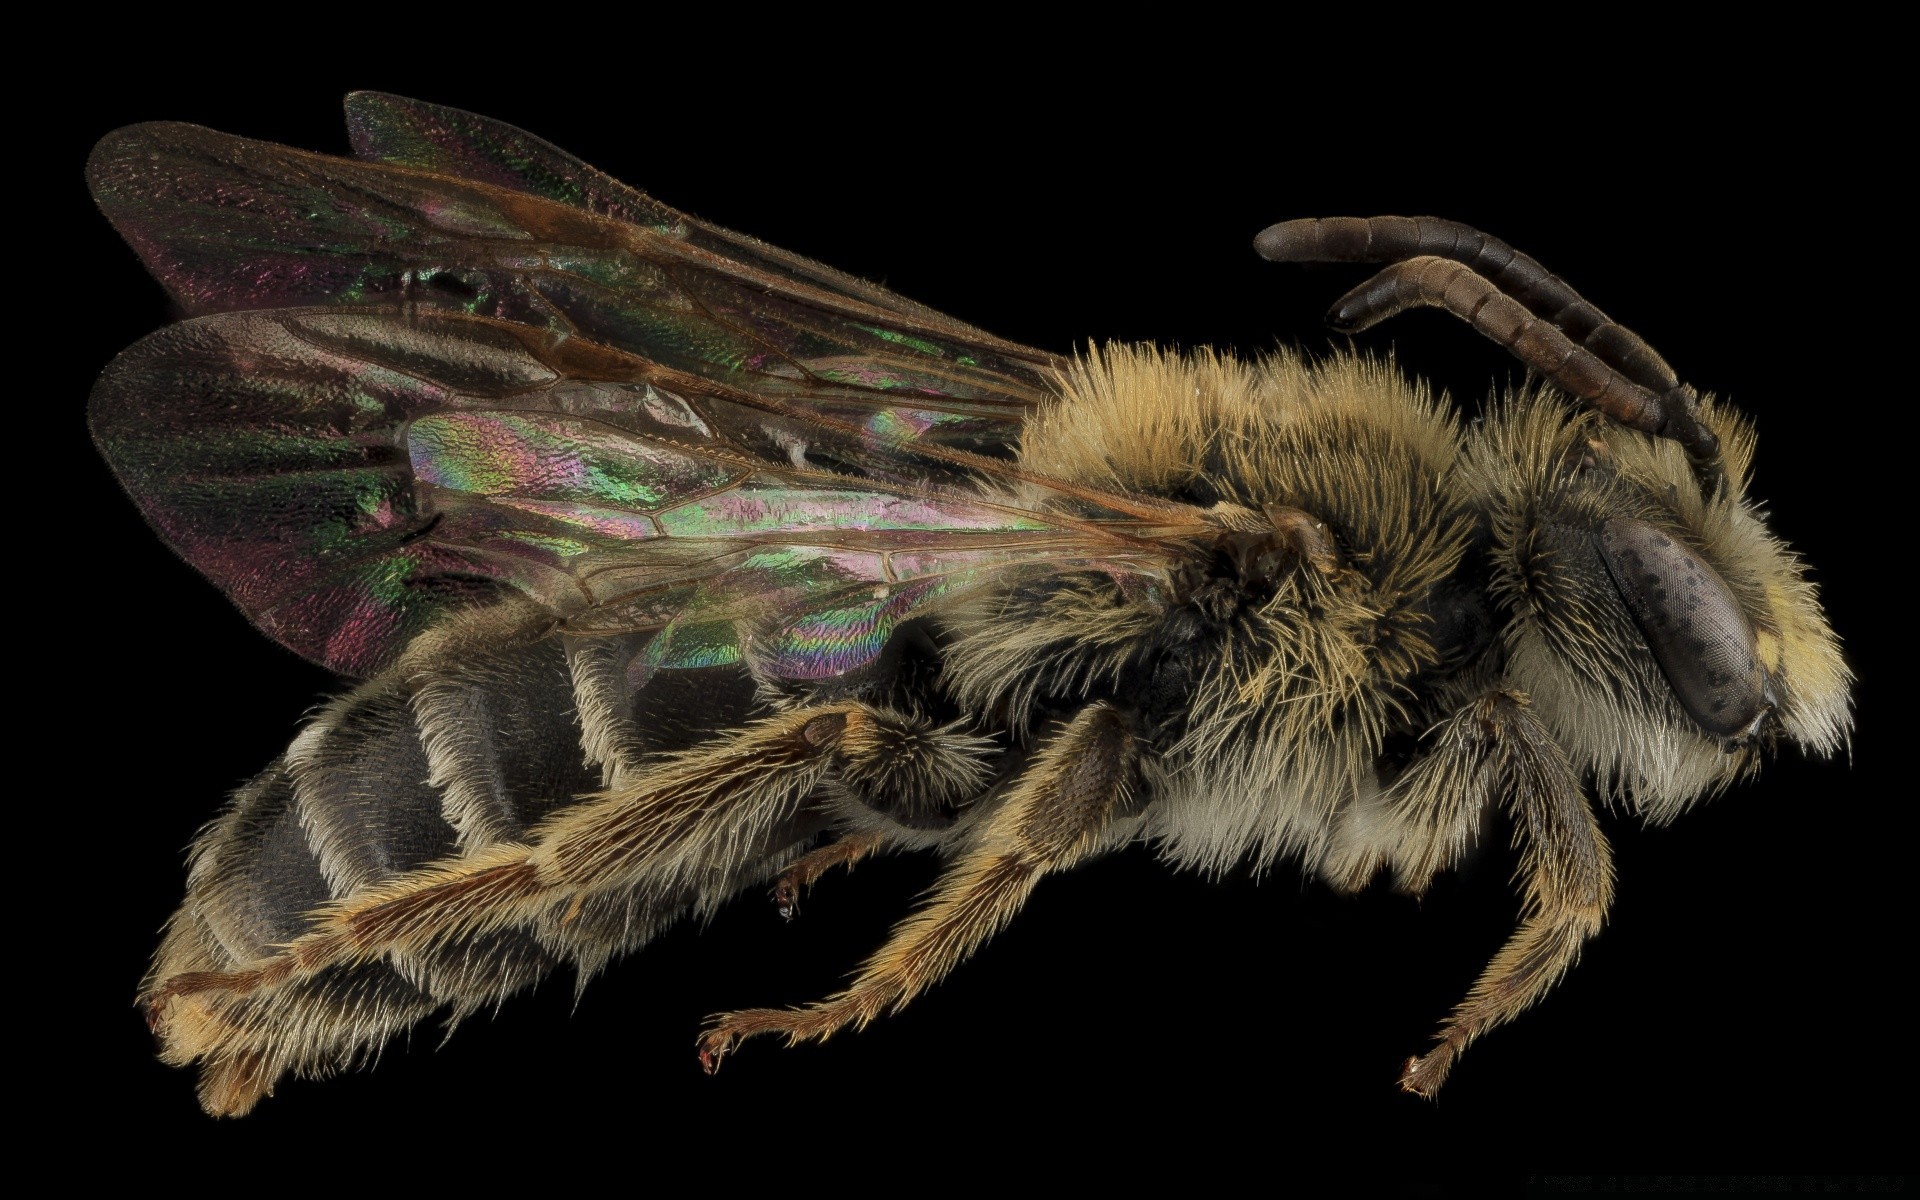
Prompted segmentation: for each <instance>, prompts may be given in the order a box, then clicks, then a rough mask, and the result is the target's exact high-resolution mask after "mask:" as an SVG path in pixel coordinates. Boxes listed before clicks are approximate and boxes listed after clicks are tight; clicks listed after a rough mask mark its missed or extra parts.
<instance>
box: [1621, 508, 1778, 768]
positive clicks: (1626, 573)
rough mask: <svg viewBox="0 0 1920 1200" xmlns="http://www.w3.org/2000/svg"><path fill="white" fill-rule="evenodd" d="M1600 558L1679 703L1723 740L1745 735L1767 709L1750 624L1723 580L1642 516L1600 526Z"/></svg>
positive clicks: (1768, 697)
mask: <svg viewBox="0 0 1920 1200" xmlns="http://www.w3.org/2000/svg"><path fill="white" fill-rule="evenodd" d="M1599 542H1600V556H1601V558H1603V559H1604V560H1605V561H1606V564H1607V572H1608V574H1610V575H1612V576H1613V586H1614V587H1615V588H1617V589H1619V592H1620V598H1621V599H1623V600H1625V601H1626V602H1627V609H1628V611H1630V612H1631V613H1632V614H1633V619H1634V621H1635V623H1636V624H1638V625H1639V626H1640V632H1641V634H1642V635H1643V636H1644V637H1645V638H1646V639H1647V647H1648V648H1649V649H1650V650H1652V651H1653V658H1654V661H1655V662H1657V663H1659V664H1660V670H1661V672H1662V673H1663V674H1664V675H1666V677H1667V686H1669V687H1671V688H1672V689H1673V694H1674V698H1675V699H1677V700H1679V701H1680V707H1682V708H1684V709H1686V710H1687V715H1688V716H1690V717H1692V718H1693V719H1694V721H1695V722H1697V723H1698V724H1699V726H1700V728H1702V729H1704V730H1706V731H1707V732H1708V733H1710V734H1713V735H1715V736H1716V737H1722V738H1737V737H1742V736H1745V735H1747V734H1750V733H1751V732H1752V731H1753V729H1754V726H1755V725H1756V724H1757V723H1758V722H1759V720H1760V718H1761V717H1762V716H1764V715H1765V714H1766V713H1767V711H1768V710H1769V709H1770V708H1772V707H1773V700H1772V696H1771V694H1770V689H1769V688H1768V686H1767V673H1766V670H1765V668H1763V667H1762V666H1761V665H1760V659H1759V655H1758V652H1757V650H1756V648H1755V645H1754V636H1753V625H1752V624H1751V623H1750V622H1749V621H1748V620H1747V614H1746V613H1745V612H1744V611H1743V610H1742V609H1741V608H1740V602H1739V601H1738V600H1735V599H1734V596H1733V591H1732V589H1730V588H1729V587H1727V581H1726V580H1724V579H1722V578H1720V574H1719V572H1717V571H1715V570H1714V569H1713V568H1712V567H1711V566H1709V565H1708V564H1707V561H1706V560H1705V559H1703V558H1701V557H1700V556H1699V555H1698V554H1697V553H1695V552H1694V550H1693V548H1692V547H1690V546H1687V545H1686V544H1684V543H1683V542H1680V541H1679V540H1677V539H1676V538H1674V537H1673V536H1672V535H1671V534H1668V533H1666V532H1664V531H1662V530H1660V529H1659V528H1657V527H1655V526H1653V525H1649V524H1648V523H1647V522H1645V521H1635V520H1631V519H1629V518H1624V517H1623V518H1616V519H1614V520H1611V521H1608V522H1607V523H1606V524H1605V525H1603V526H1601V528H1600V537H1599Z"/></svg>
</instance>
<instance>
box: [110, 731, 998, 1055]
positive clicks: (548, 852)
mask: <svg viewBox="0 0 1920 1200" xmlns="http://www.w3.org/2000/svg"><path fill="white" fill-rule="evenodd" d="M898 720H899V718H896V717H893V716H890V715H888V714H882V713H877V712H875V711H873V710H871V709H868V708H866V707H864V706H862V705H858V704H852V703H843V704H832V705H822V706H815V707H809V708H802V709H798V710H795V711H793V712H789V713H785V714H782V715H780V716H777V717H773V718H770V719H767V720H764V721H759V722H756V723H754V724H752V725H749V726H747V727H746V728H744V729H742V730H740V731H739V732H738V733H736V734H735V735H733V736H732V737H730V738H728V739H727V740H725V741H722V742H719V743H717V744H713V745H710V746H708V747H705V748H701V749H697V750H693V751H689V752H687V753H684V754H681V755H678V756H676V757H674V758H672V759H670V760H668V761H667V762H665V763H664V764H662V765H661V766H660V767H659V768H658V769H657V770H656V771H654V772H652V773H651V774H650V775H649V777H648V778H647V779H646V780H645V781H644V782H641V783H636V784H633V785H631V786H628V787H624V788H616V789H614V790H612V791H609V792H605V793H602V794H601V795H599V796H596V797H592V798H589V799H587V800H583V801H582V802H580V803H579V804H577V805H575V806H574V807H572V808H568V809H566V810H563V811H562V812H560V813H559V814H557V815H556V816H554V817H553V818H551V819H550V820H549V821H547V822H546V823H545V824H543V825H540V826H538V827H536V828H535V829H533V830H532V831H531V836H530V837H529V839H528V841H527V843H525V844H515V843H504V844H496V845H492V846H488V847H486V848H484V849H480V850H477V851H474V852H472V853H469V854H468V855H466V856H463V857H459V858H448V859H442V860H440V861H438V862H435V863H431V864H429V865H427V866H425V867H422V868H420V869H418V870H415V871H410V872H407V873H405V874H402V875H399V876H396V877H394V878H392V879H389V880H386V881H383V882H380V883H378V884H374V885H371V886H368V887H366V888H363V889H361V890H360V891H358V892H356V893H354V894H352V895H349V896H347V897H345V898H343V899H341V900H339V901H335V902H333V903H330V904H327V905H324V906H322V907H321V908H320V909H319V910H318V912H317V913H316V915H315V916H314V918H313V920H312V922H311V924H310V925H308V926H307V928H306V931H305V932H303V933H301V934H300V935H299V936H298V937H295V938H293V939H292V940H291V941H290V942H288V943H287V944H286V945H285V947H284V948H283V949H282V950H281V951H280V952H279V953H277V954H275V955H273V956H272V957H270V958H268V959H266V960H265V961H262V962H258V963H256V964H254V965H252V966H248V967H244V968H242V969H238V970H188V971H185V972H181V973H177V974H173V975H171V976H170V977H168V978H166V979H164V980H158V981H156V982H157V983H158V986H156V987H153V988H152V989H151V990H150V991H149V993H148V994H147V997H146V1000H147V1004H148V1006H149V1011H150V1012H151V1013H152V1014H153V1015H154V1019H155V1022H156V1024H157V1025H158V1026H159V1027H160V1028H162V1029H163V1030H166V1031H167V1035H168V1037H169V1043H170V1045H169V1057H170V1058H173V1059H174V1060H176V1061H190V1060H192V1059H208V1060H212V1059H215V1058H223V1057H227V1056H229V1054H230V1052H231V1051H232V1049H233V1047H234V1045H237V1044H239V1041H244V1040H246V1039H244V1038H240V1035H239V1031H242V1030H244V1031H246V1032H248V1033H250V1034H254V1035H263V1036H266V1037H267V1038H269V1039H271V1038H272V1037H273V1036H274V1035H275V1029H274V1025H275V1020H274V1018H273V1015H272V1011H271V1010H272V1003H273V1002H272V997H273V996H278V995H282V994H284V995H288V996H293V995H298V994H301V993H302V992H303V991H305V990H308V989H309V988H310V986H317V985H318V984H319V983H320V982H324V980H325V979H329V978H333V977H336V976H337V975H338V974H339V973H341V972H345V971H349V970H352V969H354V968H357V967H360V966H364V965H367V964H375V963H378V962H380V961H381V960H382V959H384V958H386V957H387V956H389V955H396V954H397V955H400V956H403V957H410V956H414V955H420V954H427V953H431V952H434V951H436V950H444V949H446V948H448V947H449V946H452V945H457V944H461V943H464V942H467V941H469V940H472V939H477V938H481V937H485V936H488V935H491V934H495V933H498V932H501V931H507V930H512V929H515V928H525V927H528V926H531V925H534V924H535V923H537V922H540V921H542V920H543V919H545V918H548V917H552V918H554V919H555V920H561V921H563V920H565V918H566V916H567V915H569V914H571V913H575V912H577V911H578V907H579V905H580V904H581V902H582V901H583V900H589V901H590V900H592V899H594V898H596V897H599V896H603V895H607V894H612V893H617V892H621V891H632V892H647V893H650V894H651V893H656V892H657V893H659V894H662V895H664V896H683V895H686V894H687V893H689V892H692V893H694V894H696V895H697V893H698V889H699V888H700V887H701V886H702V885H703V883H708V882H710V881H711V879H712V878H714V877H715V875H716V872H718V873H721V874H725V868H727V867H728V866H729V865H733V866H737V865H738V864H740V863H742V862H745V861H750V860H757V859H759V858H763V857H765V856H766V855H769V854H771V853H774V852H775V851H777V850H778V848H779V845H780V844H785V841H786V839H787V838H788V837H789V836H790V830H789V829H788V828H787V826H788V825H789V824H790V820H791V818H792V817H793V816H794V815H795V813H796V812H797V810H798V809H799V808H800V807H801V805H802V803H803V801H804V800H805V799H806V798H807V796H808V795H809V794H811V793H812V792H813V791H814V789H815V788H816V787H817V786H818V785H819V783H820V781H821V780H822V778H823V777H824V776H825V775H826V773H827V772H828V771H829V770H830V769H832V768H833V767H834V766H836V765H837V764H840V763H842V762H843V761H844V758H845V753H846V749H847V746H848V744H849V743H850V742H851V743H854V744H856V745H858V744H860V743H861V742H862V741H863V740H873V739H871V738H867V737H866V734H867V733H868V732H869V727H870V726H871V725H873V724H876V723H882V722H895V721H898ZM981 774H982V775H984V767H982V768H981ZM296 985H298V986H296ZM289 988H291V989H293V990H292V991H288V990H287V989H289ZM183 1019H184V1020H185V1021H186V1023H187V1024H189V1025H191V1026H192V1029H193V1030H194V1032H193V1033H192V1034H189V1032H188V1029H187V1028H185V1027H183V1026H182V1024H181V1022H182V1020H183ZM281 1032H282V1033H283V1034H287V1035H290V1031H281ZM236 1039H238V1041H236ZM236 1061H237V1060H236Z"/></svg>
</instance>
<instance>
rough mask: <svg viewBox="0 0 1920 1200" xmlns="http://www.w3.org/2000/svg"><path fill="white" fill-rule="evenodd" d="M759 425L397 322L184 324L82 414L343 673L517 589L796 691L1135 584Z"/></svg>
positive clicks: (695, 393) (217, 570) (592, 352)
mask: <svg viewBox="0 0 1920 1200" xmlns="http://www.w3.org/2000/svg"><path fill="white" fill-rule="evenodd" d="M763 416H764V414H759V413H757V411H756V410H754V409H753V408H752V406H751V404H748V403H742V402H740V401H738V400H736V399H729V398H728V393H726V392H725V390H724V389H716V388H713V387H711V386H709V385H708V383H707V381H706V380H705V379H704V378H703V377H700V376H675V375H673V374H672V373H670V372H664V371H662V370H661V369H660V368H658V366H657V364H652V363H649V362H647V361H645V360H641V359H638V358H636V357H635V356H632V355H627V354H623V353H621V352H619V351H616V350H612V349H609V348H606V347H602V346H596V345H594V344H592V343H590V342H587V341H585V340H584V339H577V338H573V339H556V338H554V337H553V336H552V335H551V332H550V331H548V330H543V329H539V328H535V327H531V326H526V325H521V324H516V323H512V322H506V321H501V320H497V319H493V318H490V317H483V316H475V315H471V314H466V313H459V312H448V311H436V310H427V311H420V310H417V309H412V308H399V307H386V308H379V307H365V308H357V309H340V308H317V307H315V308H296V309H281V310H277V311H263V312H230V313H216V314H212V315H208V316H204V317H200V318H197V319H194V320H189V321H185V322H182V323H180V324H178V325H175V326H173V327H171V328H168V329H165V330H162V331H160V332H158V333H156V334H153V335H152V336H150V337H148V338H147V339H146V340H144V341H142V342H140V343H139V344H137V345H136V346H134V347H133V348H132V349H130V350H128V351H127V352H126V353H124V354H123V355H121V356H120V357H119V358H118V359H116V360H115V362H114V363H113V364H112V365H111V366H110V367H109V368H108V369H107V371H106V372H105V373H103V375H102V376H101V379H100V381H99V383H98V385H97V386H96V387H95V390H94V396H93V403H92V421H93V426H94V432H95V436H96V438H97V440H98V441H99V443H100V445H101V447H102V449H103V451H104V452H105V453H106V455H107V457H108V459H109V461H110V462H111V463H112V464H113V465H114V468H115V470H116V471H117V472H118V473H119V475H120V478H121V480H122V481H123V482H124V483H125V484H126V486H127V489H128V491H129V492H131V493H132V494H133V496H134V497H135V499H136V500H137V501H138V502H139V503H140V504H141V506H142V508H143V509H144V510H145V512H146V514H147V516H148V518H149V520H151V521H152V523H153V524H154V526H155V527H156V528H157V529H158V530H159V531H160V532H161V533H162V535H163V536H164V537H165V538H166V539H167V540H168V542H169V543H170V544H172V545H173V546H174V548H175V549H177V550H178V551H179V552H180V553H181V554H182V555H183V556H185V557H186V558H187V559H189V560H190V561H192V562H193V563H195V565H197V566H198V567H200V568H201V569H202V570H203V571H205V572H206V574H207V575H208V576H209V577H210V578H211V579H212V580H213V581H214V582H215V583H216V584H218V585H219V586H220V587H221V588H222V589H223V590H225V591H226V592H227V594H228V595H229V596H231V597H232V598H233V600H234V601H235V602H236V603H237V604H238V605H239V606H240V607H241V608H242V609H243V610H245V611H246V612H247V614H248V615H249V616H250V617H251V618H252V619H253V620H254V621H255V622H256V623H257V624H258V625H259V626H260V627H261V628H262V629H264V630H266V631H267V632H269V633H270V634H272V635H273V636H274V637H275V638H277V639H278V640H280V641H281V642H282V643H283V644H285V645H287V646H289V647H290V648H292V649H294V650H296V651H297V652H299V653H301V654H303V655H305V656H307V657H309V658H312V659H314V660H316V661H318V662H321V663H324V664H326V665H327V666H329V667H331V668H333V669H335V670H338V671H341V672H343V673H346V674H353V675H365V674H370V673H372V672H374V671H376V670H378V669H379V668H380V667H381V666H382V665H384V664H385V663H387V662H389V661H391V658H392V656H393V655H394V654H395V653H396V652H397V651H398V650H399V648H401V647H402V646H404V645H405V644H406V642H407V641H408V640H409V639H411V638H412V637H413V636H414V635H416V634H418V633H419V632H421V631H422V630H424V629H426V628H428V627H430V626H431V625H432V624H433V623H434V622H435V621H437V620H438V619H439V618H440V617H441V616H442V615H444V614H445V613H446V612H447V611H448V610H449V609H452V608H457V607H462V606H466V605H471V604H476V603H484V602H486V601H488V600H490V599H494V598H498V597H500V596H502V595H506V594H520V595H524V596H528V597H531V598H532V599H534V600H535V601H536V602H537V603H538V604H539V605H540V606H541V607H542V608H544V609H545V610H546V611H548V612H549V613H551V614H553V617H554V620H555V622H556V623H557V624H559V625H561V626H563V627H567V628H572V629H574V630H576V631H579V632H586V633H592V632H603V633H613V632H632V631H635V630H649V629H651V630H658V631H660V632H659V634H658V635H657V636H656V637H655V638H654V639H653V640H652V642H651V644H650V645H649V648H648V651H647V654H646V656H644V660H643V661H642V662H641V663H639V664H637V668H638V669H640V670H642V671H645V670H652V669H655V668H658V667H663V666H666V667H671V666H690V665H699V664H702V663H711V662H722V661H730V660H732V659H738V658H740V657H742V656H745V655H753V656H755V657H756V661H757V663H758V665H760V666H761V667H762V668H763V669H764V670H767V671H769V672H771V673H774V674H777V675H783V676H787V677H795V678H812V677H820V676H823V675H831V674H837V673H840V672H842V671H846V670H850V669H853V668H855V667H857V666H859V665H860V664H861V663H863V662H865V661H867V660H869V659H870V658H871V657H872V656H873V655H874V654H876V653H877V652H878V651H879V649H880V647H881V646H882V645H883V644H884V642H885V639H886V636H887V634H888V633H889V632H890V631H891V629H892V628H893V626H894V625H895V624H897V623H898V622H899V621H901V620H905V619H909V618H911V617H912V616H914V615H916V614H918V613H920V612H923V611H926V610H927V609H928V608H929V606H931V605H934V604H937V603H940V602H942V601H944V600H946V599H950V598H951V597H953V596H955V595H958V594H960V593H962V592H965V591H966V590H968V589H970V588H972V587H974V586H977V585H978V584H980V583H981V582H983V581H985V580H987V579H989V578H994V577H1004V576H1005V574H1006V573H1008V572H1015V571H1034V570H1059V569H1061V568H1062V567H1063V566H1067V565H1072V564H1084V565H1088V566H1092V567H1094V568H1097V569H1108V570H1114V571H1123V572H1124V571H1131V570H1133V569H1134V564H1133V563H1132V560H1131V558H1130V555H1131V554H1132V553H1133V551H1134V549H1135V547H1133V546H1132V545H1130V544H1129V543H1128V542H1127V540H1126V539H1125V538H1122V537H1120V536H1118V535H1113V534H1107V533H1103V531H1102V530H1101V529H1100V528H1099V527H1098V526H1091V525H1087V524H1085V523H1076V522H1073V521H1070V520H1068V519H1065V518H1051V517H1045V516H1042V515H1039V514H1036V513H1030V512H1024V511H1020V510H1017V509H1011V508H1006V507H997V506H994V505H991V504H989V503H986V502H984V501H982V500H980V499H979V498H978V497H976V496H971V495H968V494H965V493H962V492H958V491H953V490H943V489H941V488H939V487H937V486H935V485H931V484H926V483H919V484H908V483H901V482H895V483H882V482H879V481H876V480H873V479H861V478H855V477H849V476H846V475H842V474H836V473H834V472H831V471H825V470H821V469H818V468H816V467H813V466H810V465H807V464H806V463H805V461H804V458H801V459H800V460H798V461H796V459H795V458H794V457H792V456H789V457H787V458H785V459H783V458H781V457H779V456H769V455H768V454H766V453H764V452H763V449H762V447H761V446H760V445H759V444H758V439H759V438H760V437H761V436H762V435H761V433H760V432H758V431H757V424H756V418H759V417H763ZM741 430H747V432H746V433H744V434H743V433H741V432H740V431H741ZM816 432H817V433H820V434H822V435H823V436H824V435H827V434H830V433H831V432H832V431H831V430H819V431H816ZM849 436H851V435H849Z"/></svg>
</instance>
